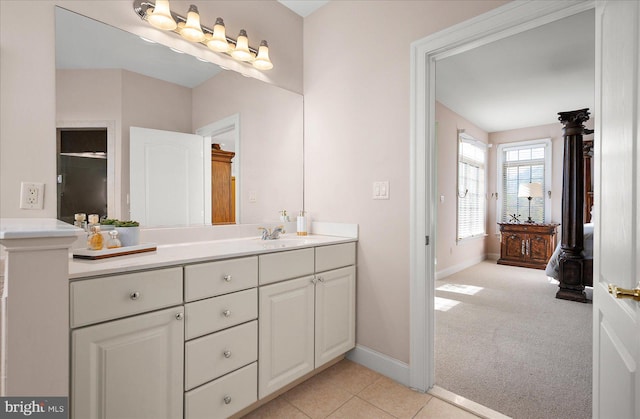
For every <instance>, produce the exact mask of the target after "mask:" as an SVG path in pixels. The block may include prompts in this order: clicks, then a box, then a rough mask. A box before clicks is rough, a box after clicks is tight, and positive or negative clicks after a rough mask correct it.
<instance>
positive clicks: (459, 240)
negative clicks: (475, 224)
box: [456, 130, 489, 245]
mask: <svg viewBox="0 0 640 419" xmlns="http://www.w3.org/2000/svg"><path fill="white" fill-rule="evenodd" d="M463 141H464V142H467V143H470V144H473V145H474V146H477V147H479V148H482V149H483V150H484V165H483V169H484V195H485V200H484V222H485V228H484V233H483V234H476V235H474V236H468V237H462V238H460V237H459V234H458V227H459V226H458V221H459V218H458V217H459V214H458V200H459V199H460V196H459V194H460V178H459V167H458V165H459V164H460V143H462V142H463ZM488 149H489V144H487V143H484V142H482V141H480V140H477V139H476V138H474V137H472V136H471V135H469V134H466V133H464V131H463V130H458V147H457V148H456V245H458V244H462V243H464V242H466V241H469V240H477V239H484V238H485V237H487V225H486V222H487V199H486V196H487V185H488V178H489V176H488V170H487V169H488V163H489V156H488V154H489V153H488Z"/></svg>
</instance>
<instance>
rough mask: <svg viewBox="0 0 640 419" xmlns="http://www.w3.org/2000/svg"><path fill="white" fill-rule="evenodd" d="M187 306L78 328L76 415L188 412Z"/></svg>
mask: <svg viewBox="0 0 640 419" xmlns="http://www.w3.org/2000/svg"><path fill="white" fill-rule="evenodd" d="M182 316H183V309H182V307H174V308H170V309H166V310H162V311H156V312H153V313H149V314H143V315H139V316H135V317H129V318H127V319H123V320H116V321H112V322H109V323H103V324H99V325H96V326H91V327H86V328H83V329H76V330H74V331H73V332H72V350H73V355H72V359H73V360H72V376H73V377H72V394H71V398H72V400H71V404H72V411H71V413H72V417H73V418H76V419H80V418H82V419H94V418H96V419H98V418H99V419H121V418H129V419H132V418H150V419H160V418H167V419H173V418H179V417H182V400H183V385H182V381H183V379H182V377H183V354H184V322H183V321H182Z"/></svg>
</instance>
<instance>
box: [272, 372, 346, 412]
mask: <svg viewBox="0 0 640 419" xmlns="http://www.w3.org/2000/svg"><path fill="white" fill-rule="evenodd" d="M283 396H284V397H285V399H286V400H287V401H288V402H289V403H291V404H292V405H293V406H295V407H297V408H298V409H300V410H301V411H302V412H304V413H305V414H306V415H307V416H309V417H311V418H326V417H327V416H328V415H330V414H331V413H332V412H334V411H335V410H337V409H338V408H339V407H340V406H342V405H343V404H345V403H346V402H347V400H349V399H350V398H351V397H353V395H352V394H351V393H349V392H348V391H347V390H344V389H343V388H341V387H338V386H336V385H335V384H334V383H332V382H331V380H329V379H328V378H327V377H326V376H323V375H322V374H318V375H316V376H315V377H312V378H310V379H308V380H307V381H305V382H303V383H301V384H300V385H298V386H296V387H294V388H292V389H291V390H289V391H288V392H286V393H285V394H284V395H283Z"/></svg>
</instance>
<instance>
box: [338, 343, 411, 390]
mask: <svg viewBox="0 0 640 419" xmlns="http://www.w3.org/2000/svg"><path fill="white" fill-rule="evenodd" d="M347 359H349V360H351V361H353V362H356V363H358V364H360V365H363V366H365V367H367V368H369V369H371V370H374V371H375V372H377V373H380V374H382V375H384V376H386V377H389V378H391V379H392V380H394V381H397V382H399V383H400V384H402V385H405V386H407V387H408V386H409V365H408V364H406V363H404V362H401V361H398V360H397V359H395V358H391V357H390V356H387V355H385V354H381V353H380V352H377V351H374V350H373V349H371V348H367V347H366V346H362V345H356V347H355V348H354V349H352V350H351V351H349V353H347Z"/></svg>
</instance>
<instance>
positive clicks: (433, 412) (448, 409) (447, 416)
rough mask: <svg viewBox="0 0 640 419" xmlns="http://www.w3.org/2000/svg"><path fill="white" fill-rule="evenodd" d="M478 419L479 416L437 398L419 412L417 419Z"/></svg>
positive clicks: (433, 398)
mask: <svg viewBox="0 0 640 419" xmlns="http://www.w3.org/2000/svg"><path fill="white" fill-rule="evenodd" d="M428 418H433V419H477V418H478V416H476V415H474V414H472V413H469V412H467V411H466V410H462V409H460V408H458V407H456V406H454V405H452V404H449V403H447V402H445V401H442V400H440V399H438V398H436V397H432V398H431V400H429V402H428V403H427V404H426V405H425V406H424V407H423V408H422V409H421V410H420V412H418V414H417V415H416V416H415V419H428Z"/></svg>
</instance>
